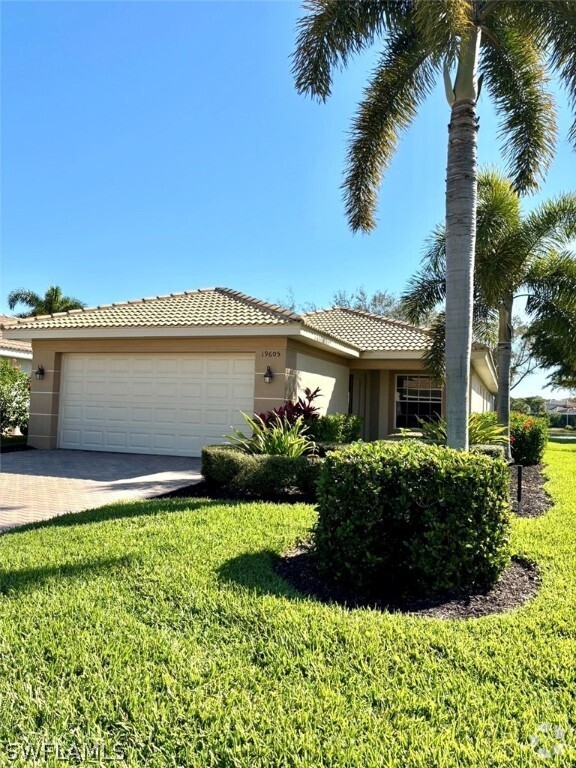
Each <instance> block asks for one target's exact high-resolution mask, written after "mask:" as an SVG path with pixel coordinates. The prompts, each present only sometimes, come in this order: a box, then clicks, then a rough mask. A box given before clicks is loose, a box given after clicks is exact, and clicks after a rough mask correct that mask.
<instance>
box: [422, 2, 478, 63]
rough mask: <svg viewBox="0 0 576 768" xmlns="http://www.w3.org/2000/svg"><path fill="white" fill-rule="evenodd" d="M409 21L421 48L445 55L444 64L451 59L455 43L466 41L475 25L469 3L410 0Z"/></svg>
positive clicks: (472, 9) (456, 46)
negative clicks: (421, 42)
mask: <svg viewBox="0 0 576 768" xmlns="http://www.w3.org/2000/svg"><path fill="white" fill-rule="evenodd" d="M413 19H414V24H415V26H416V27H417V28H418V30H419V32H420V35H421V38H422V41H423V43H424V46H425V47H426V48H428V49H429V50H444V51H446V56H447V58H448V60H451V59H453V58H455V56H456V53H457V48H458V40H459V39H461V38H463V37H466V36H467V34H468V33H469V29H470V27H472V26H475V23H476V20H475V18H474V6H473V4H472V3H471V2H470V0H443V2H441V3H438V2H436V3H431V2H430V0H414V11H413Z"/></svg>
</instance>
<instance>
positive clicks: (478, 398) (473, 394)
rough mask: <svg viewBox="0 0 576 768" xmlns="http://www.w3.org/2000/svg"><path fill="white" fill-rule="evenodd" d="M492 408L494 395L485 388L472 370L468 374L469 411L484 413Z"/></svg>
mask: <svg viewBox="0 0 576 768" xmlns="http://www.w3.org/2000/svg"><path fill="white" fill-rule="evenodd" d="M493 410H494V395H493V394H492V393H491V392H489V391H488V389H486V387H485V386H484V384H483V383H482V381H481V379H480V377H479V376H478V374H477V373H476V372H475V371H474V370H472V372H471V376H470V413H484V411H493Z"/></svg>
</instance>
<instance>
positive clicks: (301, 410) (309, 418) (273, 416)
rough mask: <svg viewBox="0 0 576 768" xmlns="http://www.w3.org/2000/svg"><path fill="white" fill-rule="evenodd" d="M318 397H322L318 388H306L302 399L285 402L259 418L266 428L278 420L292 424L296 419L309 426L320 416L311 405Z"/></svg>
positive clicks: (315, 407) (318, 410)
mask: <svg viewBox="0 0 576 768" xmlns="http://www.w3.org/2000/svg"><path fill="white" fill-rule="evenodd" d="M318 397H322V395H321V394H320V387H316V389H315V390H311V389H310V388H309V387H306V389H305V390H304V397H299V398H298V399H297V400H286V402H284V403H283V404H282V405H280V406H279V407H278V408H274V409H273V410H272V411H266V412H265V413H261V414H259V416H260V418H261V419H262V421H263V422H264V424H265V425H266V426H268V425H270V424H275V423H277V420H278V419H279V418H280V419H282V420H283V421H286V422H288V424H294V423H295V422H296V421H297V420H298V419H302V421H303V422H304V424H305V425H307V426H309V425H310V424H311V423H312V422H313V421H316V419H317V418H318V417H319V416H320V409H319V408H318V406H316V405H313V402H314V400H316V399H317V398H318Z"/></svg>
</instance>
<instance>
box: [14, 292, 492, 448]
mask: <svg viewBox="0 0 576 768" xmlns="http://www.w3.org/2000/svg"><path fill="white" fill-rule="evenodd" d="M6 334H7V336H8V337H9V338H14V339H18V338H21V337H26V338H29V339H31V340H32V348H33V352H34V360H33V370H34V371H36V370H37V369H38V366H41V368H42V369H43V371H44V377H43V378H42V379H40V380H38V379H37V378H36V377H35V376H34V375H33V377H32V397H31V415H30V426H29V438H28V442H29V444H30V445H32V446H34V447H36V448H57V447H60V448H77V449H82V450H95V451H123V452H130V453H163V454H168V455H183V456H198V455H199V454H200V451H201V449H202V446H203V445H205V444H207V443H214V442H221V441H222V440H223V436H224V435H225V434H227V433H229V432H230V431H231V426H237V427H242V426H244V421H243V419H242V416H241V413H240V412H241V411H244V412H247V413H250V414H252V413H253V412H256V413H259V412H262V411H266V410H269V409H271V408H273V407H275V406H278V405H280V404H281V403H282V402H283V401H284V400H285V399H286V398H292V397H294V396H297V395H299V394H302V393H303V391H304V389H305V388H306V387H310V388H312V389H313V388H315V387H320V390H321V394H322V398H321V399H320V407H321V410H322V412H324V413H337V412H339V413H349V412H350V413H356V414H359V415H361V416H362V417H363V419H364V438H365V439H377V438H381V437H386V436H387V435H388V434H390V433H391V432H394V431H395V430H396V429H398V428H400V427H413V426H417V424H418V422H417V416H420V417H425V416H433V415H434V414H441V413H442V409H443V394H442V390H441V389H439V388H438V387H437V386H435V384H434V382H433V381H431V379H430V378H429V376H428V375H427V374H426V372H425V370H424V368H423V364H422V353H423V352H424V351H425V349H426V347H427V344H428V340H429V335H428V332H427V331H426V330H425V329H422V328H417V327H415V326H413V325H409V324H408V323H404V322H400V321H398V320H391V319H387V318H383V317H379V316H377V315H372V314H369V313H366V312H360V311H356V310H352V309H347V308H338V307H336V308H333V309H327V310H322V311H317V312H310V313H307V314H303V315H299V314H296V313H294V312H290V311H288V310H286V309H282V308H281V307H279V306H276V305H272V304H268V303H266V302H263V301H258V300H257V299H253V298H251V297H250V296H246V295H244V294H242V293H238V292H237V291H233V290H229V289H226V288H210V289H201V290H195V291H187V292H185V293H179V294H170V295H167V296H157V297H155V298H149V299H140V300H138V301H128V302H124V303H118V304H110V305H107V306H99V307H94V308H90V309H77V310H72V311H70V312H61V313H57V314H54V315H47V316H44V317H36V318H25V319H22V320H19V321H18V322H17V324H16V325H11V326H10V327H9V328H7V329H6ZM495 392H496V374H495V369H494V364H493V361H492V358H491V355H490V352H489V350H488V349H487V348H486V347H484V346H482V345H478V344H475V345H474V347H473V351H472V371H471V393H470V395H471V408H472V410H473V411H484V410H491V409H492V408H493V407H494V394H495Z"/></svg>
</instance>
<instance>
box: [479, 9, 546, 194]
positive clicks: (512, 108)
mask: <svg viewBox="0 0 576 768" xmlns="http://www.w3.org/2000/svg"><path fill="white" fill-rule="evenodd" d="M526 4H528V3H526ZM503 7H506V4H503ZM491 32H493V33H494V36H495V38H496V40H495V41H492V38H491V36H487V37H486V40H487V44H486V45H484V46H483V48H482V60H481V72H482V74H483V75H484V77H485V81H486V85H487V87H488V89H489V91H490V94H491V96H492V98H493V100H494V103H495V106H496V111H497V113H498V115H499V116H500V117H501V130H500V139H501V141H502V144H503V154H504V157H505V158H506V162H507V166H508V172H509V175H510V177H511V179H512V183H513V185H514V188H515V189H516V190H517V191H518V192H525V191H528V190H533V189H536V188H537V187H538V183H539V179H540V178H542V177H543V176H544V175H545V172H546V170H547V169H548V167H549V166H550V163H551V161H552V157H553V155H554V149H555V146H556V113H555V107H554V99H553V97H552V95H551V93H550V92H549V90H548V89H547V82H548V81H547V77H546V70H545V66H544V62H543V58H542V51H541V50H540V48H539V46H538V45H537V43H536V42H535V41H534V38H533V36H532V35H530V34H528V33H527V32H526V31H524V30H522V29H521V28H520V27H519V26H518V25H514V26H513V25H511V24H510V23H509V18H508V17H507V16H503V17H501V16H500V15H499V16H498V17H496V16H495V17H494V18H492V19H491Z"/></svg>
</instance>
